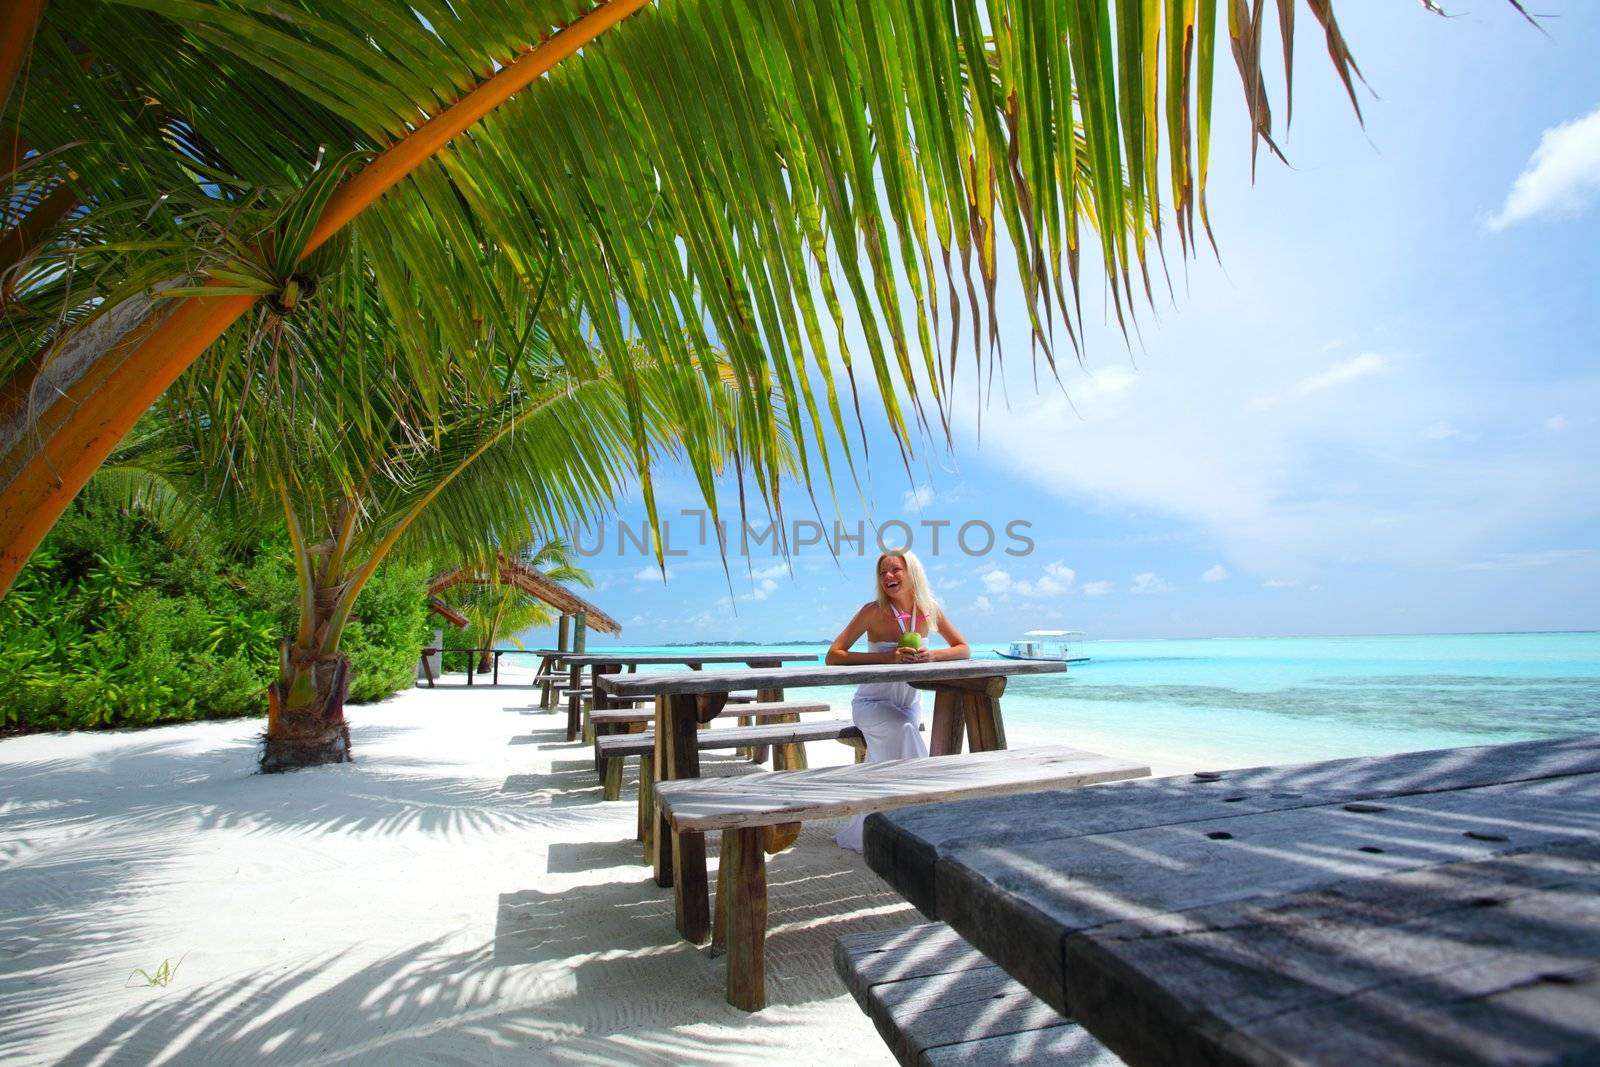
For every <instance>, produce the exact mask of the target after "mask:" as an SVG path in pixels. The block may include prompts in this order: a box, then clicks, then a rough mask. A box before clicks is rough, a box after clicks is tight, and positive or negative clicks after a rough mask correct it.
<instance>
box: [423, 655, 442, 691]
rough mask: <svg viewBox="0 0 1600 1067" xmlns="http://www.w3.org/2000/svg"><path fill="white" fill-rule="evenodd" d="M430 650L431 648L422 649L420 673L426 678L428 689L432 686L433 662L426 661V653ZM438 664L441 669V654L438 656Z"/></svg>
mask: <svg viewBox="0 0 1600 1067" xmlns="http://www.w3.org/2000/svg"><path fill="white" fill-rule="evenodd" d="M431 651H432V650H431V649H426V648H425V649H423V650H422V675H423V677H425V678H427V679H428V688H429V689H432V688H433V664H431V663H429V662H428V655H429V653H430V652H431ZM439 666H440V667H441V669H442V668H443V666H444V657H443V656H440V657H439Z"/></svg>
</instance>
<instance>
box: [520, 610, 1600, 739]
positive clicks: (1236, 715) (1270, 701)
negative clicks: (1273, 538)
mask: <svg viewBox="0 0 1600 1067" xmlns="http://www.w3.org/2000/svg"><path fill="white" fill-rule="evenodd" d="M712 646H713V643H710V642H704V643H699V644H697V645H695V646H686V645H676V646H672V645H652V646H626V645H614V644H613V643H612V642H611V641H609V640H606V641H604V642H601V641H596V642H594V643H592V644H591V647H592V648H594V649H596V650H598V649H602V648H603V649H605V650H606V651H612V650H615V649H617V648H627V649H628V650H629V651H638V652H647V651H654V652H666V653H670V652H672V651H675V650H681V649H683V648H686V647H712ZM530 647H537V646H530ZM715 647H716V648H717V649H718V650H719V651H723V652H728V651H738V650H740V649H749V650H751V652H752V653H755V652H764V653H772V652H774V651H787V652H793V653H796V654H811V655H816V656H818V657H820V656H821V655H822V654H823V653H824V652H825V651H826V650H827V642H826V641H818V642H786V643H781V644H779V643H772V644H767V643H761V644H757V643H752V642H716V643H715ZM996 647H1004V642H1003V641H973V642H972V649H973V657H974V658H976V659H988V658H998V655H997V653H996V652H995V648H996ZM1081 647H1082V649H1083V651H1084V652H1085V653H1086V654H1087V655H1089V656H1090V657H1091V660H1090V662H1089V663H1086V664H1074V665H1072V666H1071V668H1070V669H1069V670H1068V671H1067V672H1066V673H1064V674H1051V675H1040V676H1032V677H1026V678H1014V679H1011V680H1010V682H1009V684H1008V686H1007V688H1006V692H1005V695H1004V696H1003V697H1002V698H1001V705H1002V708H1003V714H1004V717H1005V724H1006V729H1007V731H1008V733H1009V735H1010V736H1009V740H1010V743H1011V744H1012V746H1013V747H1015V746H1017V745H1019V744H1045V743H1066V744H1075V745H1079V746H1081V747H1084V748H1089V749H1093V750H1096V751H1104V752H1107V753H1112V754H1116V755H1127V756H1133V757H1137V758H1140V759H1144V760H1147V761H1149V762H1151V763H1153V764H1156V765H1157V766H1164V767H1169V768H1173V767H1196V766H1214V767H1238V766H1255V765H1262V764H1273V763H1299V762H1305V761H1311V760H1319V759H1336V758H1340V757H1346V756H1370V755H1381V754H1384V753H1389V752H1404V751H1415V750H1420V749H1433V748H1450V747H1455V746H1461V745H1482V744H1498V743H1503V742H1510V741H1525V740H1534V739H1538V738H1548V737H1563V736H1573V735H1580V734H1600V632H1597V631H1585V630H1580V631H1540V632H1514V633H1470V634H1468V633H1459V634H1387V635H1352V636H1345V637H1268V638H1259V637H1257V638H1250V637H1210V638H1157V639H1147V640H1138V641H1132V640H1093V639H1091V640H1088V641H1086V642H1084V643H1083V644H1082V646H1081ZM647 669H648V668H647ZM658 669H673V668H658ZM852 692H853V690H852V689H851V688H850V687H847V686H840V687H822V688H815V689H807V690H806V691H805V693H806V695H807V696H814V697H816V698H818V699H825V700H827V701H829V703H831V704H832V705H833V706H834V708H835V709H836V710H837V711H838V712H839V713H840V714H843V715H848V714H849V706H850V698H851V695H852ZM931 713H932V701H931V700H925V701H924V708H923V714H924V718H926V717H927V716H928V715H930V714H931Z"/></svg>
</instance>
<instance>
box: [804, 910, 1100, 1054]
mask: <svg viewBox="0 0 1600 1067" xmlns="http://www.w3.org/2000/svg"><path fill="white" fill-rule="evenodd" d="M833 969H834V970H835V971H837V972H838V974H839V977H840V978H842V979H844V984H845V988H847V989H849V990H850V994H851V996H853V997H855V998H856V1003H857V1004H859V1005H861V1010H862V1011H864V1012H866V1013H867V1018H869V1019H871V1020H872V1024H873V1025H874V1026H876V1027H877V1028H878V1033H879V1034H880V1035H881V1036H882V1037H883V1040H884V1043H885V1044H887V1045H888V1046H889V1049H890V1051H892V1052H893V1053H894V1055H895V1059H897V1060H899V1061H900V1062H901V1063H902V1064H903V1065H904V1067H955V1065H956V1064H963V1065H968V1064H991V1063H992V1064H1013V1063H1037V1064H1046V1063H1048V1064H1063V1065H1067V1067H1114V1065H1118V1064H1121V1062H1122V1061H1121V1060H1119V1059H1118V1058H1117V1057H1116V1056H1115V1055H1114V1054H1113V1053H1112V1052H1111V1050H1110V1049H1108V1048H1106V1047H1105V1046H1104V1045H1102V1044H1100V1042H1098V1041H1096V1040H1095V1039H1094V1038H1093V1037H1091V1036H1090V1035H1089V1033H1088V1031H1086V1030H1084V1028H1083V1027H1081V1026H1079V1025H1078V1024H1077V1023H1075V1022H1073V1021H1072V1020H1071V1019H1068V1018H1066V1017H1065V1016H1063V1015H1060V1014H1058V1013H1057V1012H1056V1010H1055V1009H1054V1008H1052V1007H1050V1006H1049V1005H1048V1004H1046V1003H1045V1002H1044V1001H1042V1000H1040V999H1039V998H1038V997H1036V996H1034V995H1033V994H1032V993H1031V992H1029V990H1028V988H1027V987H1026V986H1024V985H1023V984H1022V983H1021V982H1018V981H1017V980H1016V979H1015V978H1012V977H1011V976H1010V975H1009V974H1007V973H1006V972H1005V971H1003V970H1001V969H1000V967H998V966H997V965H995V964H994V963H993V962H991V961H990V960H989V957H987V956H985V955H984V954H983V953H981V952H979V951H978V950H977V949H975V948H973V947H972V946H971V945H969V944H967V942H966V941H964V940H962V938H961V935H959V934H957V933H956V932H955V931H954V930H952V929H950V927H948V926H946V925H945V924H944V923H923V924H922V925H920V926H912V927H907V928H906V929H903V930H872V931H868V932H866V933H860V934H846V935H845V936H844V937H841V938H839V939H838V940H837V941H835V942H834V943H833Z"/></svg>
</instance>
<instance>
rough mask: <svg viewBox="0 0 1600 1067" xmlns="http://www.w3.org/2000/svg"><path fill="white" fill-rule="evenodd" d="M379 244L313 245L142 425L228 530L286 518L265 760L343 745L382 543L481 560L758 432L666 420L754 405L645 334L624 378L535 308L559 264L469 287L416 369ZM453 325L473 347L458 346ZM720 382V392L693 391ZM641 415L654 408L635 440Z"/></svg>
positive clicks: (730, 451)
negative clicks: (647, 347)
mask: <svg viewBox="0 0 1600 1067" xmlns="http://www.w3.org/2000/svg"><path fill="white" fill-rule="evenodd" d="M299 217H302V215H301V214H297V213H296V212H295V211H293V210H291V211H289V212H288V213H287V214H282V215H276V216H274V217H273V218H272V219H271V220H269V221H267V222H263V223H260V224H259V225H260V227H261V232H269V233H272V234H281V233H284V232H287V231H290V230H292V229H293V227H294V220H295V219H296V218H299ZM377 255H378V254H377V253H376V252H375V251H374V250H373V249H372V248H371V247H370V246H369V245H368V244H366V243H365V242H363V241H361V240H359V239H356V240H351V241H347V242H344V243H343V244H342V246H341V249H340V255H339V256H338V257H335V258H326V259H323V260H321V261H319V266H320V269H319V270H318V272H317V273H315V274H309V275H305V276H303V281H302V284H303V285H304V286H305V287H306V288H311V289H316V290H320V291H324V292H327V293H330V294H331V296H330V298H329V299H327V300H323V301H309V302H305V303H302V304H297V305H294V306H283V305H282V304H281V303H280V304H279V305H276V306H275V310H274V311H273V312H272V314H271V315H270V316H269V317H264V318H263V319H262V320H261V321H260V323H259V325H258V328H257V329H256V330H255V331H254V332H253V333H252V334H250V335H248V336H247V335H245V334H243V333H242V332H235V333H232V334H230V335H229V336H228V337H226V338H224V339H223V342H222V343H221V344H219V345H216V346H213V348H212V349H210V350H208V352H207V353H206V354H205V356H204V358H203V359H202V360H200V361H199V362H197V363H196V364H195V365H194V366H193V367H192V368H191V369H190V370H189V371H188V372H187V373H186V374H185V375H184V376H183V377H182V378H181V379H180V380H179V382H178V383H177V384H176V386H175V387H174V388H173V389H171V390H169V391H168V392H167V393H166V395H165V396H164V397H163V398H162V401H161V404H160V405H159V407H158V409H157V411H156V412H155V413H154V417H153V419H152V420H151V423H152V426H153V429H150V430H148V431H146V432H144V433H142V434H141V437H140V444H141V448H142V453H141V454H142V455H143V456H144V457H145V460H144V467H145V469H148V470H152V471H158V472H159V473H160V474H161V475H162V476H163V477H164V479H165V481H166V483H167V484H169V485H177V486H179V487H181V496H182V498H183V499H184V500H185V501H186V502H187V505H188V506H189V507H190V508H193V509H203V510H205V511H206V512H207V513H209V514H211V515H212V516H214V517H217V518H220V519H221V521H222V522H223V524H224V525H226V526H228V527H230V528H233V529H236V530H242V531H252V530H260V529H263V528H268V527H274V526H278V525H279V524H281V527H282V528H284V529H286V530H287V532H288V538H289V542H290V545H291V549H292V557H293V561H294V567H295V573H296V590H297V591H296V602H297V616H298V623H297V625H296V627H295V631H294V633H293V634H291V635H288V636H286V637H285V638H284V639H283V641H282V642H281V644H280V657H279V665H278V676H277V680H276V681H275V682H274V683H273V684H272V686H271V687H270V689H269V691H268V702H267V703H268V706H267V732H266V738H265V747H264V750H263V755H262V767H263V769H265V770H281V769H286V768H290V767H295V766H302V765H305V764H309V763H320V762H330V761H340V760H343V759H346V758H348V755H349V746H350V741H349V732H348V728H347V726H346V723H345V718H344V701H345V696H346V692H347V688H348V684H349V659H348V657H346V656H345V655H344V654H343V653H342V652H341V651H340V642H341V640H342V638H343V635H344V632H345V629H346V626H347V624H348V622H349V621H350V618H351V613H352V611H353V610H354V607H355V604H356V601H357V598H358V597H359V596H360V594H361V591H362V590H363V589H364V588H365V587H366V585H367V583H368V582H369V581H370V580H371V579H372V577H373V576H374V574H375V573H376V572H377V570H378V568H379V567H380V566H382V565H383V564H384V563H385V562H386V561H388V560H391V559H410V560H417V561H435V560H446V559H451V560H462V559H473V558H476V555H475V554H481V553H482V552H483V551H484V546H485V545H521V544H529V543H541V544H542V543H544V542H547V541H548V540H549V538H550V537H551V536H552V534H553V533H554V532H555V531H566V530H569V529H574V528H580V527H582V526H584V525H585V524H587V523H588V522H589V521H590V520H591V519H592V518H593V517H594V516H596V515H597V514H600V513H603V512H605V511H606V510H607V509H609V507H610V505H611V502H612V501H613V500H614V499H615V498H616V497H617V496H618V495H619V494H620V493H621V492H622V491H623V490H624V489H625V488H626V487H627V486H629V485H631V484H632V481H633V478H634V474H635V472H636V471H637V470H638V469H639V467H640V466H641V465H643V464H645V463H648V462H649V461H650V460H651V459H652V458H653V457H655V456H658V455H660V454H663V453H667V452H683V451H688V450H689V449H691V448H692V449H698V450H700V451H701V452H702V453H703V454H705V455H707V456H709V457H711V469H712V471H713V473H720V472H721V471H723V470H724V469H726V468H727V466H728V464H730V463H738V462H739V457H742V456H743V455H747V454H749V452H750V451H751V450H752V448H754V447H755V445H754V440H755V438H756V437H757V436H759V435H760V434H762V433H765V432H767V428H766V427H764V426H762V425H754V426H752V425H751V424H750V423H749V422H748V421H745V420H741V419H739V418H737V417H734V418H731V419H730V420H728V421H725V422H719V423H714V424H707V423H704V422H698V423H695V424H693V425H690V426H685V425H684V424H683V423H681V422H679V421H676V420H675V418H674V402H676V403H677V404H678V405H679V406H681V407H682V408H684V409H686V410H690V411H694V410H697V409H698V410H702V411H707V412H716V411H719V410H724V409H728V410H731V411H733V412H734V413H735V415H737V413H738V412H739V411H740V410H742V409H741V407H740V405H739V404H738V403H737V393H738V389H739V386H738V384H737V382H736V381H734V379H733V378H732V375H731V372H729V371H728V370H727V368H726V367H725V366H724V365H723V364H722V362H721V361H720V357H718V356H717V355H715V354H708V355H707V356H706V357H705V360H704V362H705V365H707V366H710V367H711V368H712V369H713V372H714V373H713V376H712V380H711V381H712V384H711V385H710V386H709V387H708V386H707V384H706V381H705V379H704V377H703V376H702V375H701V373H700V372H699V370H698V368H695V369H686V368H683V367H680V366H675V365H663V364H659V363H656V362H654V361H653V360H652V359H651V358H650V357H649V356H648V355H646V354H640V355H636V356H635V358H634V359H633V360H632V362H631V364H630V365H629V368H628V369H629V377H628V379H627V381H626V382H623V381H619V380H618V379H617V378H616V377H614V376H613V374H612V372H611V368H610V367H609V366H608V365H606V364H605V363H603V362H600V361H598V360H596V359H595V358H594V354H593V353H592V352H591V351H590V349H589V348H588V347H587V346H583V345H579V346H576V347H573V348H569V347H566V346H561V345H558V344H556V343H555V342H554V340H553V339H552V338H551V337H549V336H548V335H547V334H546V333H545V332H544V330H543V329H542V327H541V325H540V324H541V322H542V320H543V317H544V316H545V314H546V312H547V309H548V305H549V304H550V303H552V302H555V301H557V300H560V299H566V298H567V295H566V293H565V290H563V289H561V288H560V287H559V286H558V285H557V284H550V285H547V286H545V287H544V298H545V299H544V300H543V301H542V302H540V303H532V304H515V303H513V302H511V301H507V300H503V299H501V298H500V294H497V293H494V292H489V293H488V294H487V295H486V298H485V299H484V300H483V301H482V302H481V303H475V302H472V301H465V302H463V303H462V304H461V305H458V306H457V311H456V314H457V315H458V316H464V315H466V314H472V313H477V312H481V313H483V314H485V315H486V316H487V318H488V321H492V322H493V323H494V324H495V325H493V326H489V325H487V324H484V325H481V326H480V325H479V324H476V323H472V322H471V320H470V319H468V320H466V321H461V320H460V319H456V320H449V321H447V320H445V319H442V318H439V319H434V320H433V321H432V322H431V324H430V326H431V328H432V329H434V330H436V331H438V333H437V336H436V338H435V341H434V343H435V344H437V345H439V346H440V350H443V351H448V352H449V353H450V355H449V358H448V360H446V361H445V362H444V374H443V376H442V377H440V378H437V379H435V380H430V381H418V380H417V379H415V378H413V377H412V376H411V372H410V369H409V367H408V366H407V365H406V362H405V360H404V359H403V358H402V356H401V349H402V347H403V345H404V344H405V343H406V335H405V334H404V333H403V331H402V330H401V328H400V327H399V325H398V320H399V319H400V318H401V317H402V316H403V315H404V314H405V305H404V304H402V305H400V306H399V307H398V308H397V306H396V305H395V304H392V303H390V302H388V301H387V300H386V299H385V297H386V295H387V294H385V293H384V292H383V291H382V286H381V285H380V281H379V277H378V272H377V271H376V270H375V269H374V267H373V261H374V259H375V258H377ZM474 329H477V330H478V331H479V332H478V334H477V335H476V336H473V334H472V332H471V331H472V330H474ZM457 336H459V337H466V338H467V339H468V344H467V346H466V347H464V348H453V347H448V345H449V341H450V339H451V338H453V337H457ZM234 344H237V346H238V347H237V348H234V347H232V346H233V345H234ZM707 388H709V389H710V390H711V391H712V392H713V393H714V395H712V396H708V397H704V398H699V399H696V400H695V401H694V402H692V403H685V402H684V398H686V397H689V396H691V395H692V394H694V393H695V392H696V391H698V390H703V389H707ZM628 390H631V391H632V392H633V397H632V398H631V399H629V398H628V397H626V395H625V393H626V391H628ZM779 413H780V415H781V409H780V412H779ZM635 416H637V417H641V418H642V419H643V420H644V436H643V440H644V445H643V451H642V452H641V451H640V448H639V445H638V440H639V438H638V437H637V436H636V435H635V433H634V432H633V431H634V427H633V426H632V424H631V420H632V419H633V418H634V417H635ZM780 445H781V446H782V447H787V440H786V439H785V438H781V437H780ZM778 455H779V456H780V459H781V460H782V462H783V463H784V464H789V463H790V462H791V460H790V459H789V457H788V455H787V454H785V453H784V452H783V451H782V450H781V449H780V452H779V453H778ZM163 456H165V457H167V460H166V462H165V463H163V462H162V458H161V457H163ZM780 469H781V470H783V471H785V472H788V471H789V470H791V469H792V467H788V466H785V467H781V468H780ZM557 554H558V552H557V549H556V548H554V547H550V548H547V549H546V550H545V551H544V553H543V555H544V556H548V557H554V556H556V555H557Z"/></svg>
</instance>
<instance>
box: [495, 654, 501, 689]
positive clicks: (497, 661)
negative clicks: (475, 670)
mask: <svg viewBox="0 0 1600 1067" xmlns="http://www.w3.org/2000/svg"><path fill="white" fill-rule="evenodd" d="M494 684H495V685H499V684H500V653H498V652H496V653H495V654H494Z"/></svg>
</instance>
